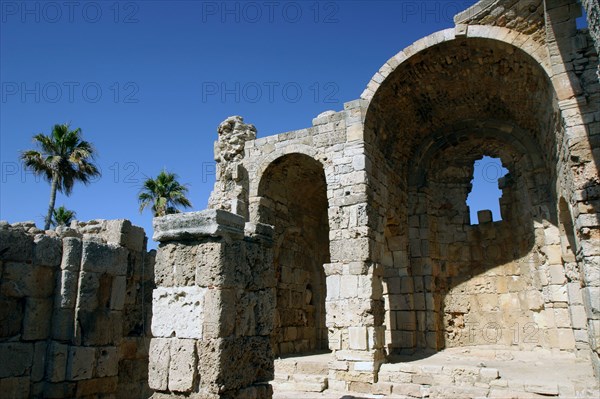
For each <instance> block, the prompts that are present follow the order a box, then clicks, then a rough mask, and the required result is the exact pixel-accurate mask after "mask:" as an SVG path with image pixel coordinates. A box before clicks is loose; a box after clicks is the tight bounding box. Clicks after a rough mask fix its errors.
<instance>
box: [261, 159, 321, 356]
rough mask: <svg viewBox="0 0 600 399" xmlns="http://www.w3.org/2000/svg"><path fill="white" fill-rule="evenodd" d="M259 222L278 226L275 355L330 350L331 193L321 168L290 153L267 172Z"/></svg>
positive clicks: (267, 169)
mask: <svg viewBox="0 0 600 399" xmlns="http://www.w3.org/2000/svg"><path fill="white" fill-rule="evenodd" d="M257 198H259V201H258V205H257V209H256V212H255V213H256V218H257V221H258V222H260V223H266V224H270V225H273V226H274V227H275V235H274V260H273V263H274V265H273V272H274V273H275V276H276V281H277V304H276V311H275V315H274V320H275V324H274V331H273V335H272V338H271V341H272V344H273V348H274V352H275V355H286V354H302V353H310V352H314V351H318V350H325V349H327V348H328V341H327V328H326V325H325V297H326V285H325V271H324V268H323V265H324V264H326V263H329V261H330V256H329V226H328V216H327V208H328V202H327V189H326V182H325V173H324V170H323V166H322V164H321V163H320V162H319V161H317V160H315V159H314V158H313V157H312V156H309V155H306V154H302V153H296V152H289V153H287V154H285V155H282V156H279V157H277V158H275V159H273V160H272V162H270V164H269V165H268V166H267V167H266V168H264V172H263V173H262V175H261V179H260V182H259V184H258V188H257Z"/></svg>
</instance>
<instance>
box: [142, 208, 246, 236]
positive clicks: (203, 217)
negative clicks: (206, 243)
mask: <svg viewBox="0 0 600 399" xmlns="http://www.w3.org/2000/svg"><path fill="white" fill-rule="evenodd" d="M152 226H153V227H154V236H153V237H152V238H153V239H154V240H155V241H160V242H168V241H175V240H191V239H199V238H203V237H224V236H228V237H232V238H243V237H244V218H243V217H242V216H239V215H235V214H233V213H231V212H227V211H223V210H220V209H207V210H204V211H200V212H187V213H177V214H173V215H167V216H161V217H156V218H154V219H153V220H152Z"/></svg>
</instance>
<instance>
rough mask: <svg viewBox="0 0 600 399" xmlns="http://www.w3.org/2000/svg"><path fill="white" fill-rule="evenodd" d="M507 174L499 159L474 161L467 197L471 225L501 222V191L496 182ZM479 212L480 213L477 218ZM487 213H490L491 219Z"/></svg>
mask: <svg viewBox="0 0 600 399" xmlns="http://www.w3.org/2000/svg"><path fill="white" fill-rule="evenodd" d="M507 173H508V169H506V168H505V167H504V166H502V161H501V160H500V158H493V157H489V156H484V157H483V158H481V159H479V160H476V161H475V164H474V168H473V180H471V187H472V188H471V192H470V193H469V195H468V196H467V206H468V207H469V210H470V217H471V225H475V224H479V223H480V222H488V221H494V222H497V221H500V220H502V214H501V212H500V198H501V197H502V190H501V189H500V188H499V185H498V181H499V180H500V178H502V177H504V176H505V175H506V174H507ZM480 211H482V212H481V213H480V214H479V216H478V212H480ZM486 211H488V212H486ZM489 212H491V217H490V215H489ZM480 218H481V220H480Z"/></svg>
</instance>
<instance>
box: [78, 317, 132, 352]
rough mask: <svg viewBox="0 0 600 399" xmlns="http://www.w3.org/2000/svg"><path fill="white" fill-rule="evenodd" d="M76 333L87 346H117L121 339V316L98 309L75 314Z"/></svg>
mask: <svg viewBox="0 0 600 399" xmlns="http://www.w3.org/2000/svg"><path fill="white" fill-rule="evenodd" d="M77 321H78V330H79V331H78V333H79V335H80V336H81V342H82V344H83V345H87V346H106V345H118V344H119V343H120V341H121V339H122V338H123V314H122V312H117V311H108V310H104V309H99V310H97V311H93V312H86V311H79V312H78V313H77Z"/></svg>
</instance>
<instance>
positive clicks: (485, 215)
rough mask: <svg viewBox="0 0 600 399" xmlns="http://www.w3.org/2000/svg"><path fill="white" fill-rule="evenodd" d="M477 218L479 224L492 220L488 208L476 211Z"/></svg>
mask: <svg viewBox="0 0 600 399" xmlns="http://www.w3.org/2000/svg"><path fill="white" fill-rule="evenodd" d="M477 220H478V221H479V224H483V223H491V222H492V221H493V219H492V211H490V210H481V211H477Z"/></svg>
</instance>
